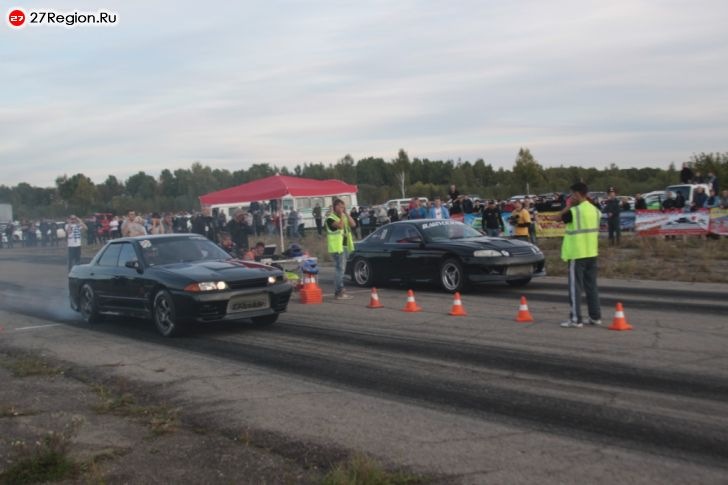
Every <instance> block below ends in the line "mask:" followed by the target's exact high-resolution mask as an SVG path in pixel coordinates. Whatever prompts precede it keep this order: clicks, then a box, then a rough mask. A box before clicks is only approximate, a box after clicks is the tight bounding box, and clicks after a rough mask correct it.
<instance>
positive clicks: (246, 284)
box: [227, 278, 268, 290]
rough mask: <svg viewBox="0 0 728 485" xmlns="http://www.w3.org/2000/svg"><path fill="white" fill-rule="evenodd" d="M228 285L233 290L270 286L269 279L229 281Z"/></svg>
mask: <svg viewBox="0 0 728 485" xmlns="http://www.w3.org/2000/svg"><path fill="white" fill-rule="evenodd" d="M227 284H228V286H229V287H230V289H231V290H241V289H243V288H258V287H265V286H268V278H253V279H249V280H240V281H228V282H227Z"/></svg>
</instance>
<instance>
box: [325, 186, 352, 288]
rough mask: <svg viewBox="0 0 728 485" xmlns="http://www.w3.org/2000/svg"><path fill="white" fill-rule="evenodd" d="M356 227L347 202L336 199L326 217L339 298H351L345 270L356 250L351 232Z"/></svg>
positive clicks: (327, 240) (335, 283) (328, 242)
mask: <svg viewBox="0 0 728 485" xmlns="http://www.w3.org/2000/svg"><path fill="white" fill-rule="evenodd" d="M355 227H356V222H354V219H353V218H352V217H351V216H350V215H349V213H348V212H346V204H344V201H343V200H341V199H334V204H333V210H332V211H331V214H329V215H328V216H327V217H326V242H327V244H328V249H329V254H331V257H332V258H333V259H334V264H335V265H336V273H335V274H334V297H335V298H336V299H337V300H350V299H351V295H349V294H347V293H346V290H345V289H344V270H345V269H346V258H347V257H348V255H349V253H350V252H351V251H353V250H354V236H353V234H352V232H351V230H352V229H353V228H355Z"/></svg>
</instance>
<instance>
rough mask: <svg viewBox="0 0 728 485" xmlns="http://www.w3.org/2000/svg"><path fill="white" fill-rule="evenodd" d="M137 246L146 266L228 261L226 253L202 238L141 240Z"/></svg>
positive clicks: (228, 256) (228, 257)
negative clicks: (140, 250)
mask: <svg viewBox="0 0 728 485" xmlns="http://www.w3.org/2000/svg"><path fill="white" fill-rule="evenodd" d="M139 246H140V247H141V248H142V255H143V257H144V263H145V264H146V265H147V266H160V265H164V264H173V263H191V262H193V261H220V260H226V259H230V255H229V254H228V253H226V252H225V251H223V250H222V249H220V248H219V247H218V246H217V245H215V244H214V243H212V241H210V240H209V239H206V238H204V237H199V238H196V237H194V238H174V239H172V238H170V239H142V240H141V241H139Z"/></svg>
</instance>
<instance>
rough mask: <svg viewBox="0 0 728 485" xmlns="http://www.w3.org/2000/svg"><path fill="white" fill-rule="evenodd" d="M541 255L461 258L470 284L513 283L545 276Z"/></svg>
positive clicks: (543, 261)
mask: <svg viewBox="0 0 728 485" xmlns="http://www.w3.org/2000/svg"><path fill="white" fill-rule="evenodd" d="M544 263H545V260H544V257H543V255H535V254H534V255H528V256H511V257H502V258H476V257H469V258H463V266H464V269H465V273H466V274H467V275H468V280H469V281H470V282H472V283H486V282H492V281H514V280H522V279H524V278H536V277H539V276H546V268H545V265H544Z"/></svg>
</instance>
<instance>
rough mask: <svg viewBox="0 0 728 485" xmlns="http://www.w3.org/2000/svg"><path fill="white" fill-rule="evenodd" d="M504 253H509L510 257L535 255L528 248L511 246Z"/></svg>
mask: <svg viewBox="0 0 728 485" xmlns="http://www.w3.org/2000/svg"><path fill="white" fill-rule="evenodd" d="M506 251H508V252H509V253H511V255H512V256H532V255H534V254H535V253H534V252H533V249H531V247H530V246H512V247H510V248H508V249H507V250H506Z"/></svg>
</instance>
